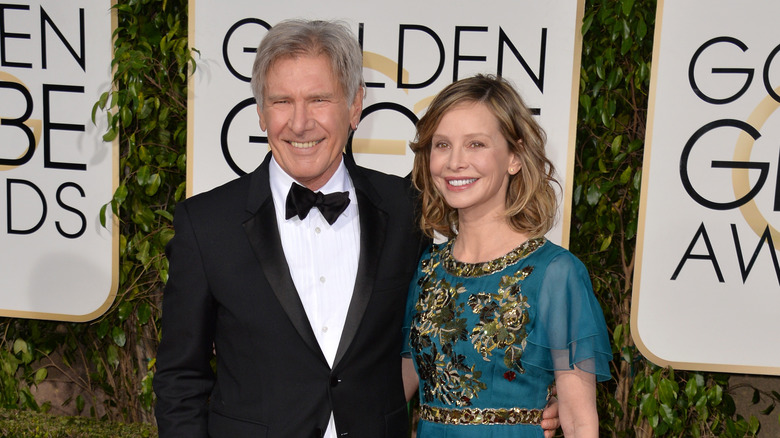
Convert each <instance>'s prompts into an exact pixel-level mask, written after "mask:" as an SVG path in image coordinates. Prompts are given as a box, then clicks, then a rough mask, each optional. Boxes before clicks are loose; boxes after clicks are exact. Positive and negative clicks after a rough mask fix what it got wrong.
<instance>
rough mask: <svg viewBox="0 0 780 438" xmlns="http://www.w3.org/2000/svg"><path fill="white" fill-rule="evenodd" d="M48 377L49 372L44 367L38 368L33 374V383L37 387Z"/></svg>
mask: <svg viewBox="0 0 780 438" xmlns="http://www.w3.org/2000/svg"><path fill="white" fill-rule="evenodd" d="M48 375H49V370H48V369H46V368H45V367H41V368H38V371H36V372H35V377H33V382H34V383H35V384H36V385H39V384H40V383H41V382H43V381H44V380H46V377H48Z"/></svg>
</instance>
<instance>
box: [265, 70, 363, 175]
mask: <svg viewBox="0 0 780 438" xmlns="http://www.w3.org/2000/svg"><path fill="white" fill-rule="evenodd" d="M362 101H363V90H362V89H361V90H359V91H358V93H357V94H356V95H355V99H354V101H353V102H348V101H347V97H346V96H345V95H344V90H343V89H342V87H341V84H340V83H339V81H338V80H337V79H336V77H335V76H334V75H333V71H332V69H331V64H330V59H329V58H328V57H327V56H325V55H319V56H298V57H294V58H293V57H290V58H282V59H279V60H277V61H276V62H274V63H273V64H272V65H271V68H270V69H269V70H268V73H267V74H266V81H265V89H264V92H263V103H262V106H260V105H259V106H258V108H257V113H258V115H259V116H260V128H261V129H262V130H263V131H266V132H267V134H268V143H269V145H270V146H271V152H272V153H273V155H274V159H275V160H276V162H277V163H279V166H280V167H281V168H282V169H283V170H284V171H285V172H286V173H287V174H288V175H290V176H291V177H293V178H294V179H295V180H296V181H298V182H300V183H301V184H303V185H305V186H306V187H308V188H310V189H312V190H318V189H319V188H320V187H322V186H323V185H325V183H326V182H328V180H330V177H331V176H333V174H334V173H335V172H336V169H337V168H338V166H339V163H340V162H341V151H342V150H343V148H344V146H345V145H346V144H347V138H348V136H349V130H350V126H352V127H357V123H358V122H359V121H360V112H361V110H362Z"/></svg>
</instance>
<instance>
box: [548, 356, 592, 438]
mask: <svg viewBox="0 0 780 438" xmlns="http://www.w3.org/2000/svg"><path fill="white" fill-rule="evenodd" d="M555 386H556V387H557V388H558V405H559V406H558V409H559V413H560V416H561V427H562V428H563V435H564V436H565V437H567V438H598V436H599V415H598V411H597V410H596V376H595V375H594V374H591V373H589V372H586V371H582V370H581V369H579V368H577V367H576V366H575V367H574V369H573V370H567V371H556V372H555Z"/></svg>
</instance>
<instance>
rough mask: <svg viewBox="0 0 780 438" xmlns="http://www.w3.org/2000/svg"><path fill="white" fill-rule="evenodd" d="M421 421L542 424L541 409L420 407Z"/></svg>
mask: <svg viewBox="0 0 780 438" xmlns="http://www.w3.org/2000/svg"><path fill="white" fill-rule="evenodd" d="M420 419H421V420H425V421H429V422H431V423H443V424H534V425H539V424H541V423H542V410H541V409H521V408H499V409H479V408H462V409H447V408H435V407H433V406H428V405H421V406H420Z"/></svg>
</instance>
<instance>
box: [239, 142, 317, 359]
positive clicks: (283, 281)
mask: <svg viewBox="0 0 780 438" xmlns="http://www.w3.org/2000/svg"><path fill="white" fill-rule="evenodd" d="M269 157H270V154H269ZM268 162H269V159H268V158H266V160H265V162H264V163H263V164H262V165H261V166H260V168H258V169H257V170H256V171H255V172H254V175H252V177H253V181H252V186H251V188H250V193H249V199H248V200H247V209H248V210H249V211H250V213H253V215H252V217H250V218H249V220H247V221H246V222H244V230H245V231H246V235H247V238H248V239H249V243H250V245H251V246H252V250H253V251H254V253H255V256H256V257H257V259H258V261H259V262H260V266H261V267H262V269H263V273H264V274H265V278H266V280H268V283H269V284H270V285H271V289H272V290H273V292H274V295H276V298H277V299H278V300H279V303H280V304H281V305H282V308H283V309H284V311H285V313H287V316H288V317H289V318H290V321H291V322H292V324H293V326H294V327H295V330H297V331H298V334H299V335H300V336H301V338H303V340H304V342H306V344H307V345H308V346H309V348H311V349H312V351H315V352H316V353H317V354H318V355H319V356H320V358H321V359H322V360H323V361H326V360H325V356H324V355H323V354H322V350H321V349H320V346H319V344H318V343H317V338H315V337H314V332H313V331H312V329H311V324H310V323H309V319H308V318H307V317H306V311H305V310H304V308H303V304H301V299H300V297H299V296H298V291H297V290H296V289H295V283H293V280H292V277H291V276H290V268H289V267H288V266H287V260H286V259H285V257H284V250H283V249H282V242H281V239H280V238H279V228H278V225H277V223H276V212H275V210H274V203H273V199H272V197H271V190H270V187H269V183H268Z"/></svg>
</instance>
